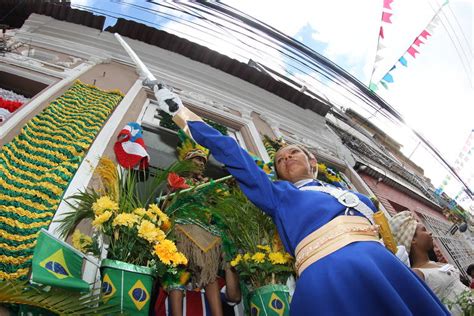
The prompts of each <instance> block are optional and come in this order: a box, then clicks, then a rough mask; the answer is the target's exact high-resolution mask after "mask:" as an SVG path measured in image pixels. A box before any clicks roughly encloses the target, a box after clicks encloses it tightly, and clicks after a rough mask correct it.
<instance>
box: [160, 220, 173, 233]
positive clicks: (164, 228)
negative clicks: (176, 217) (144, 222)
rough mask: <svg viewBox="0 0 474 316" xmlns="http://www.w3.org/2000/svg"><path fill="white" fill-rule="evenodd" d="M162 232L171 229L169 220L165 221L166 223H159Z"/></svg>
mask: <svg viewBox="0 0 474 316" xmlns="http://www.w3.org/2000/svg"><path fill="white" fill-rule="evenodd" d="M160 228H161V229H162V230H164V231H168V229H170V228H171V221H170V220H169V219H167V220H166V221H163V222H162V223H161V227H160Z"/></svg>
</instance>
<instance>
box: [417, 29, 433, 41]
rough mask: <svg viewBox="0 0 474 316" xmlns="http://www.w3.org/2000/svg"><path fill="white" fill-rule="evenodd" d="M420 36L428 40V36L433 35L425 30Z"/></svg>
mask: <svg viewBox="0 0 474 316" xmlns="http://www.w3.org/2000/svg"><path fill="white" fill-rule="evenodd" d="M420 36H421V37H423V38H424V39H427V38H428V36H431V34H430V33H429V32H428V31H427V30H423V32H421V33H420Z"/></svg>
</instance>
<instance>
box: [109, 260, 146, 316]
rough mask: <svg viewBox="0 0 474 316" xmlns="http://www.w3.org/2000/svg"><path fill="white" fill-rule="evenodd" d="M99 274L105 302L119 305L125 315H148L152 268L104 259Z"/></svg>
mask: <svg viewBox="0 0 474 316" xmlns="http://www.w3.org/2000/svg"><path fill="white" fill-rule="evenodd" d="M101 275H102V297H103V299H104V303H105V304H111V305H120V308H121V311H122V312H123V313H126V314H127V315H134V316H135V315H148V310H149V309H150V299H151V297H150V296H151V291H152V287H153V279H154V272H153V270H152V269H150V268H147V267H142V266H137V265H134V264H130V263H126V262H122V261H118V260H110V259H104V260H102V264H101Z"/></svg>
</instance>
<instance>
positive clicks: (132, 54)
mask: <svg viewBox="0 0 474 316" xmlns="http://www.w3.org/2000/svg"><path fill="white" fill-rule="evenodd" d="M114 35H115V38H116V39H117V40H118V42H119V43H120V45H122V47H123V48H124V49H125V51H126V52H127V54H128V56H130V58H131V59H132V60H133V62H134V63H135V66H136V67H137V69H138V71H139V72H140V73H142V74H144V75H145V78H146V80H147V81H148V82H151V83H153V82H157V80H156V77H155V76H154V75H153V74H152V73H151V71H150V70H149V69H148V67H147V66H145V64H144V63H143V62H142V61H141V59H140V58H139V57H138V55H137V54H136V53H135V52H134V51H133V49H132V48H131V47H130V46H129V45H128V44H127V42H125V40H124V39H123V38H122V36H120V34H118V33H114ZM155 86H156V88H157V89H158V90H159V89H163V88H164V84H162V83H156V84H155ZM152 90H153V91H155V87H154V86H153V89H152ZM165 102H166V104H167V105H168V107H169V110H170V111H171V112H176V111H177V110H178V104H177V103H176V102H174V101H173V100H172V99H168V100H165Z"/></svg>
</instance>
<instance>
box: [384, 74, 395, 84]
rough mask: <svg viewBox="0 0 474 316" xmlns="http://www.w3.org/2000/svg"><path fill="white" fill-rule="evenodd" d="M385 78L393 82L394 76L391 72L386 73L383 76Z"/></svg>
mask: <svg viewBox="0 0 474 316" xmlns="http://www.w3.org/2000/svg"><path fill="white" fill-rule="evenodd" d="M382 79H383V80H385V81H387V82H393V77H392V75H391V74H389V73H386V74H385V76H383V78H382Z"/></svg>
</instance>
